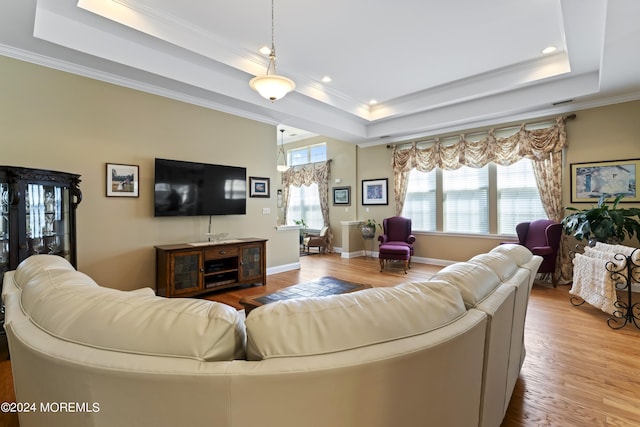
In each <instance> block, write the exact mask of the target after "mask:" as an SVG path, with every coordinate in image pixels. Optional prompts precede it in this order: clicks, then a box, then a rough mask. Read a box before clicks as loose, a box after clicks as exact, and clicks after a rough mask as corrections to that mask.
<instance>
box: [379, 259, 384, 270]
mask: <svg viewBox="0 0 640 427" xmlns="http://www.w3.org/2000/svg"><path fill="white" fill-rule="evenodd" d="M382 270H384V260H383V259H381V260H380V271H382Z"/></svg>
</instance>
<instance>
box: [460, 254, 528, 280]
mask: <svg viewBox="0 0 640 427" xmlns="http://www.w3.org/2000/svg"><path fill="white" fill-rule="evenodd" d="M469 262H476V263H480V264H483V265H485V266H487V267H489V268H490V269H491V270H493V271H494V272H495V273H496V274H497V275H498V277H499V278H500V280H501V281H502V282H504V281H505V280H507V279H508V278H509V277H511V276H513V275H514V274H515V272H516V270H517V269H518V264H516V263H515V261H514V260H513V259H512V258H511V257H509V256H507V255H505V254H501V253H499V252H490V253H486V254H480V255H476V256H474V257H473V258H471V259H470V260H469Z"/></svg>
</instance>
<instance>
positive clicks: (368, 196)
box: [362, 178, 389, 205]
mask: <svg viewBox="0 0 640 427" xmlns="http://www.w3.org/2000/svg"><path fill="white" fill-rule="evenodd" d="M388 182H389V180H388V179H387V178H380V179H363V180H362V204H363V205H388V204H389V198H388V196H389V189H388Z"/></svg>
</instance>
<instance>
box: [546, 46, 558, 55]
mask: <svg viewBox="0 0 640 427" xmlns="http://www.w3.org/2000/svg"><path fill="white" fill-rule="evenodd" d="M556 50H558V48H557V47H555V46H547V47H545V48H544V49H542V53H544V54H547V53H553V52H555V51H556Z"/></svg>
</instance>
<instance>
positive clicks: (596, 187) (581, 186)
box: [571, 159, 640, 203]
mask: <svg viewBox="0 0 640 427" xmlns="http://www.w3.org/2000/svg"><path fill="white" fill-rule="evenodd" d="M639 171H640V159H628V160H608V161H604V162H595V163H571V202H572V203H583V202H584V203H597V202H598V199H599V198H600V196H603V195H604V196H605V197H611V198H614V197H616V196H618V195H620V194H624V198H623V199H622V200H621V202H627V203H628V202H640V197H639V195H638V191H637V188H636V183H637V182H638V173H639Z"/></svg>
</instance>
